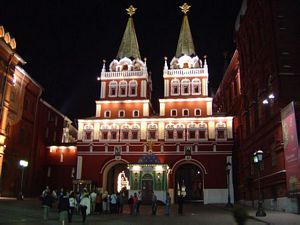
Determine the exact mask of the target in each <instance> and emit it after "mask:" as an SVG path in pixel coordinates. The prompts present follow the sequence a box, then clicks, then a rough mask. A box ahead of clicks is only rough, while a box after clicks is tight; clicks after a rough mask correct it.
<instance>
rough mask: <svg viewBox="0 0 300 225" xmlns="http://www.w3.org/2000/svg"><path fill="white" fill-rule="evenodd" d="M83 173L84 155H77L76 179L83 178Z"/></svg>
mask: <svg viewBox="0 0 300 225" xmlns="http://www.w3.org/2000/svg"><path fill="white" fill-rule="evenodd" d="M81 173H82V156H77V170H76V179H77V180H80V179H81Z"/></svg>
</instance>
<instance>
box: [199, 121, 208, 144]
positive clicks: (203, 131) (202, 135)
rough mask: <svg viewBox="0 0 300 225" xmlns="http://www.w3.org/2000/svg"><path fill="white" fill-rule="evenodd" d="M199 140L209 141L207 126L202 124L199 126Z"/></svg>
mask: <svg viewBox="0 0 300 225" xmlns="http://www.w3.org/2000/svg"><path fill="white" fill-rule="evenodd" d="M198 133H199V140H202V141H203V140H207V124H206V123H203V122H201V123H200V124H199V131H198Z"/></svg>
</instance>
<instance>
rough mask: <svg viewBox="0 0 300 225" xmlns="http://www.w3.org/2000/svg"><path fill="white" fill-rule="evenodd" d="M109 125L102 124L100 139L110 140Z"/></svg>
mask: <svg viewBox="0 0 300 225" xmlns="http://www.w3.org/2000/svg"><path fill="white" fill-rule="evenodd" d="M108 133H109V126H108V125H102V126H101V128H100V140H103V141H105V140H108Z"/></svg>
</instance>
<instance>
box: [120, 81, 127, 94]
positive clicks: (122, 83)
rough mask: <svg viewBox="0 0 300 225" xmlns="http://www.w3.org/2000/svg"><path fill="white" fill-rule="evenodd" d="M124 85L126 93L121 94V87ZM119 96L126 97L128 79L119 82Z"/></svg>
mask: <svg viewBox="0 0 300 225" xmlns="http://www.w3.org/2000/svg"><path fill="white" fill-rule="evenodd" d="M122 87H124V88H125V94H124V95H122V94H121V88H122ZM119 96H120V97H126V96H127V82H126V81H121V82H120V83H119Z"/></svg>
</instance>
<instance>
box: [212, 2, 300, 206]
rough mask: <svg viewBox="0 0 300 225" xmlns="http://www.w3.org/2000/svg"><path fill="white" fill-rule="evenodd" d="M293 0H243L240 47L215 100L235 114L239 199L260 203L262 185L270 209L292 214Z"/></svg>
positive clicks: (296, 184)
mask: <svg viewBox="0 0 300 225" xmlns="http://www.w3.org/2000/svg"><path fill="white" fill-rule="evenodd" d="M293 4H295V1H273V0H263V1H243V3H242V6H241V10H240V13H239V15H238V18H237V21H236V29H235V34H236V35H235V36H236V45H237V46H236V47H237V49H236V51H235V53H234V55H233V57H232V59H231V62H230V64H229V66H228V67H227V70H226V72H225V74H224V77H223V80H222V82H221V84H220V86H219V89H218V91H217V93H216V96H215V98H214V101H215V103H216V104H217V105H218V106H219V110H220V111H221V112H227V113H228V115H230V116H233V117H234V122H233V133H234V140H235V147H234V151H233V158H234V160H233V163H234V167H235V175H234V178H235V179H234V180H235V185H234V186H235V199H236V200H237V201H239V202H243V203H245V204H247V205H249V206H257V204H258V199H259V189H260V190H261V196H262V199H263V205H264V207H265V208H268V209H273V210H279V211H287V212H299V210H300V195H299V193H300V150H299V143H298V138H299V116H300V114H299V109H300V107H299V100H300V92H299V91H297V90H298V87H299V85H300V78H299V75H300V67H299V63H297V62H298V61H299V46H300V41H299V32H298V30H299V29H297V28H298V25H299V22H298V21H299V12H298V11H299V10H298V11H297V7H292V5H293ZM298 9H299V8H298ZM297 37H298V38H297ZM258 150H262V151H263V161H262V162H261V163H260V166H259V167H257V166H255V165H254V163H253V154H254V152H256V151H258Z"/></svg>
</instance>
